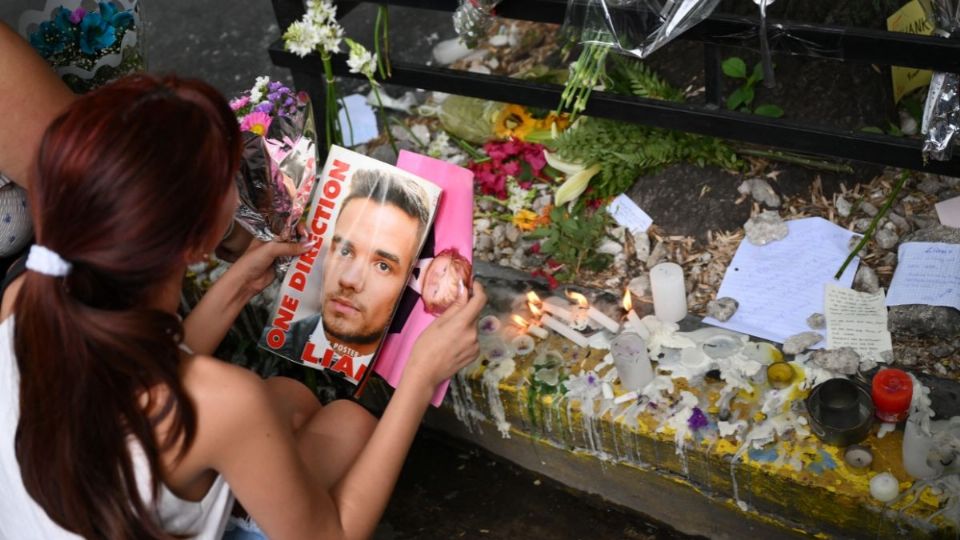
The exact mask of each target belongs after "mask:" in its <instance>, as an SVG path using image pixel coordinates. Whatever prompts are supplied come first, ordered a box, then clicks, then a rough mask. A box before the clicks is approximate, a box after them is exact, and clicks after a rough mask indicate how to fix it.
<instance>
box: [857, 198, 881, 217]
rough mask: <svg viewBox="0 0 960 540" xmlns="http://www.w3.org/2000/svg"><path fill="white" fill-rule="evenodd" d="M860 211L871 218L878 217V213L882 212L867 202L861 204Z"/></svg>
mask: <svg viewBox="0 0 960 540" xmlns="http://www.w3.org/2000/svg"><path fill="white" fill-rule="evenodd" d="M860 210H863V213H864V214H866V215H868V216H870V217H873V216H875V215H877V212H879V211H880V210H879V209H878V208H877V207H876V206H874V205H873V204H871V203H868V202H867V201H863V202H862V203H860Z"/></svg>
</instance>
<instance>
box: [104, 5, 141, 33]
mask: <svg viewBox="0 0 960 540" xmlns="http://www.w3.org/2000/svg"><path fill="white" fill-rule="evenodd" d="M100 16H101V17H103V20H105V21H107V23H108V24H110V26H112V27H114V28H119V29H121V30H126V29H127V28H130V27H131V26H133V14H132V13H130V12H129V11H120V10H118V9H117V7H116V6H114V5H113V3H111V2H100Z"/></svg>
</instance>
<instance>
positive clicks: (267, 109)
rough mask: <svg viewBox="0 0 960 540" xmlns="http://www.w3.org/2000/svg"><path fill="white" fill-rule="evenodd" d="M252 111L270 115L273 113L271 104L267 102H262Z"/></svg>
mask: <svg viewBox="0 0 960 540" xmlns="http://www.w3.org/2000/svg"><path fill="white" fill-rule="evenodd" d="M253 110H254V111H256V112H262V113H266V114H270V113H271V112H273V103H270V102H269V101H264V102H262V103H260V104H259V105H257V106H256V107H254V108H253Z"/></svg>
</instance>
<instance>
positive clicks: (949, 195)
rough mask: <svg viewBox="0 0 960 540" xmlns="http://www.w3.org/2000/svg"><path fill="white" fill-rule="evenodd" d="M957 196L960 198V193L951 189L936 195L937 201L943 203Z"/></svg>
mask: <svg viewBox="0 0 960 540" xmlns="http://www.w3.org/2000/svg"><path fill="white" fill-rule="evenodd" d="M957 196H960V192H958V191H954V190H952V189H946V190H943V191H941V192H940V193H938V194H937V201H938V202H943V201H946V200H949V199H953V198H955V197H957Z"/></svg>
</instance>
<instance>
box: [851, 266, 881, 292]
mask: <svg viewBox="0 0 960 540" xmlns="http://www.w3.org/2000/svg"><path fill="white" fill-rule="evenodd" d="M853 288H854V289H855V290H858V291H860V292H865V293H871V294H872V293H875V292H877V291H879V290H880V279H879V278H878V277H877V273H876V272H874V271H873V268H870V267H869V266H867V265H865V264H860V268H858V269H857V274H856V275H855V276H853Z"/></svg>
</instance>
